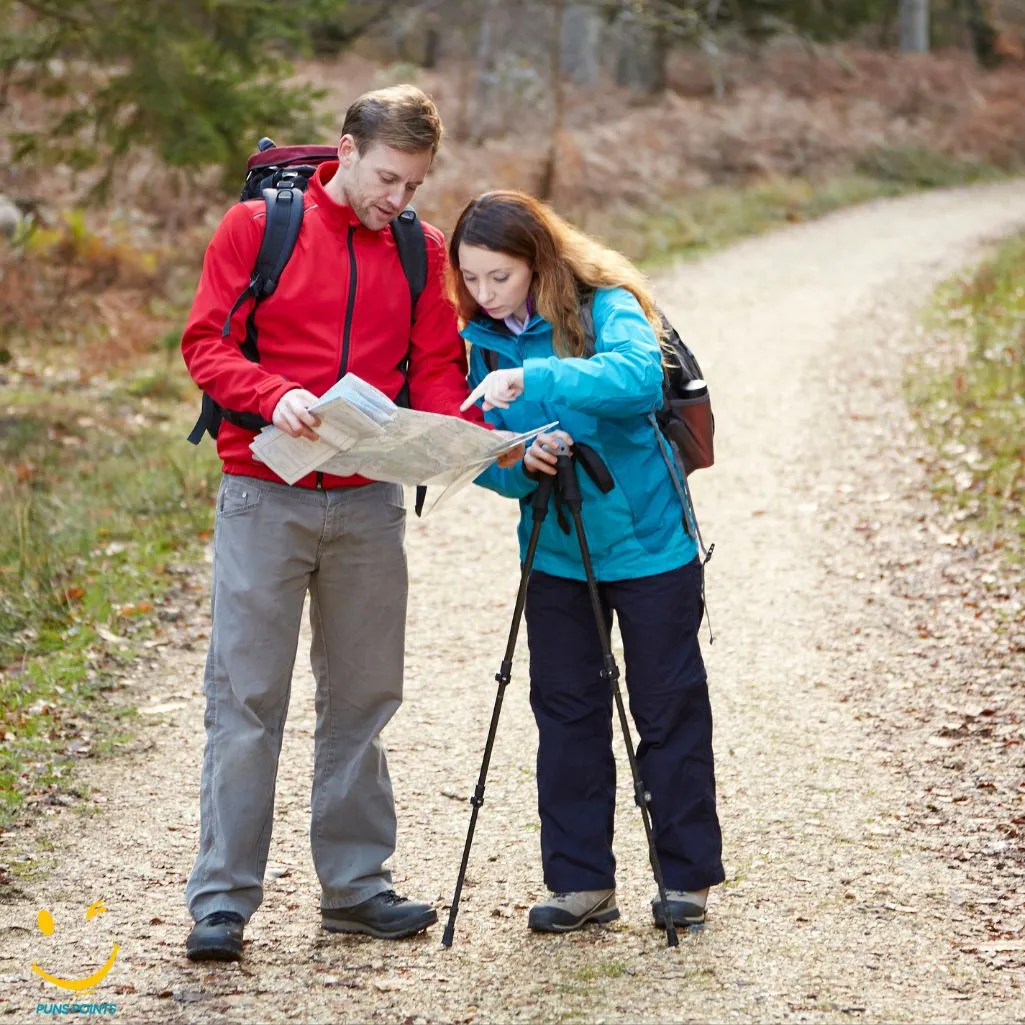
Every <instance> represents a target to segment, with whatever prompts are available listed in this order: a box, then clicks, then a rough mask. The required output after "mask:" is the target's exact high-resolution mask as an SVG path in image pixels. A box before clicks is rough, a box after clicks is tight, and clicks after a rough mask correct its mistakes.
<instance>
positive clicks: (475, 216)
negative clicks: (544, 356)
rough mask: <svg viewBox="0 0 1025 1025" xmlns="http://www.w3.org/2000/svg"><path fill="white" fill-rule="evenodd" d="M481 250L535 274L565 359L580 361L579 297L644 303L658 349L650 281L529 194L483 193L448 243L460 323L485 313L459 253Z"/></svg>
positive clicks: (542, 308)
mask: <svg viewBox="0 0 1025 1025" xmlns="http://www.w3.org/2000/svg"><path fill="white" fill-rule="evenodd" d="M464 242H465V243H466V244H467V245H469V246H480V247H482V248H483V249H490V250H492V251H494V252H499V253H507V254H508V255H510V256H516V257H519V259H521V260H524V261H526V262H527V263H528V264H529V265H530V266H531V268H532V269H533V272H534V278H533V282H532V284H531V287H530V294H531V295H532V296H533V298H534V303H535V305H536V307H537V311H538V313H540V314H541V316H542V317H544V318H545V320H547V321H548V323H549V324H551V325H552V335H553V344H554V346H555V351H556V352H557V353H558V354H559V355H560V356H580V355H581V354H582V353H583V351H584V328H583V325H582V324H581V322H580V300H581V293H582V292H583V291H585V290H587V289H594V288H617V287H618V288H625V289H626V290H627V291H629V292H632V293H633V295H634V296H635V297H636V299H637V301H638V302H639V303H640V304H641V309H642V310H643V311H644V315H645V317H647V318H648V321H649V323H650V324H651V326H652V327H653V328H654V330H655V335H656V337H657V338H658V339H659V341H660V343H661V342H662V340H663V335H664V328H663V326H662V318H661V316H660V314H659V312H658V310H657V309H656V307H655V300H654V298H653V297H652V295H651V291H650V289H649V287H648V282H647V279H646V278H645V277H644V275H643V274H642V273H641V272H640V271H639V270H638V269H637V268H636V267H635V266H634V265H633V264H632V263H631V262H630V261H629V260H628V259H627V258H626V257H625V256H623V255H622V254H621V253H617V252H616V251H615V250H614V249H609V248H608V247H607V246H604V245H602V244H601V243H600V242H599V241H597V239H593V238H591V237H590V236H589V235H585V234H584V233H583V232H582V231H579V230H577V229H576V228H574V227H573V225H571V224H568V223H567V222H566V221H564V220H563V219H562V218H561V217H560V216H559V215H558V214H557V213H555V211H554V210H552V209H551V207H549V206H547V205H546V204H544V203H542V202H540V201H539V200H537V199H534V197H533V196H529V195H527V194H526V193H525V192H516V191H513V190H505V189H503V190H498V191H495V192H485V193H484V194H483V195H482V196H479V197H478V198H477V199H475V200H473V202H472V203H470V204H469V205H468V206H467V207H466V209H465V210H463V212H462V213H461V214H460V215H459V221H458V223H457V224H456V228H455V231H454V232H452V238H451V241H450V242H449V294H450V295H451V297H452V300H453V302H454V303H455V306H456V309H457V310H458V311H459V316H460V319H461V321H462V323H463V324H466V323H468V322H469V321H470V320H472V319H473V318H474V317H475V316H477V315H478V314H479V312H480V306H479V305H478V304H477V301H476V300H475V299H474V298H473V296H471V295H470V292H469V290H468V289H467V287H466V283H465V282H464V281H463V276H462V274H461V272H460V268H459V246H460V245H461V244H463V243H464Z"/></svg>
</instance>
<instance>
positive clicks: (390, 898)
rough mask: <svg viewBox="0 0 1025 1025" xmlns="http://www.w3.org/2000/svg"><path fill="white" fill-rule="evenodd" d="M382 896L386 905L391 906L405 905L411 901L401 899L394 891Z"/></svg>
mask: <svg viewBox="0 0 1025 1025" xmlns="http://www.w3.org/2000/svg"><path fill="white" fill-rule="evenodd" d="M382 896H383V898H384V902H385V904H391V905H394V904H405V903H406V902H407V901H408V900H409V898H408V897H400V896H399V895H398V894H397V893H396V892H395V891H394V890H386V891H385V892H384V893H383V894H382Z"/></svg>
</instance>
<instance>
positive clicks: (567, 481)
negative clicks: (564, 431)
mask: <svg viewBox="0 0 1025 1025" xmlns="http://www.w3.org/2000/svg"><path fill="white" fill-rule="evenodd" d="M556 467H557V469H558V483H559V490H558V501H559V502H560V503H561V504H562V505H564V506H565V507H566V508H567V509H569V514H570V517H571V518H572V520H573V529H574V530H575V531H576V534H577V542H578V544H579V545H580V558H581V559H582V560H583V563H584V575H585V576H586V577H587V590H588V592H589V593H590V595H591V608H592V610H593V611H594V622H595V625H596V626H597V628H598V639H599V641H600V642H601V651H602V658H603V661H604V668H603V669H602V672H601V675H602V679H604V680H605V681H606V682H607V683H608V684H609V685H610V686H611V688H612V693H613V695H614V696H615V699H616V708H617V709H618V711H619V725H620V728H621V730H622V731H623V739H624V740H625V741H626V755H627V760H628V761H629V762H630V773H631V775H632V776H633V781H634V800H635V801H636V802H637V806H638V807H639V808H640V809H641V818H642V819H643V821H644V835H645V836H646V837H647V840H648V858H649V860H650V861H651V870H652V872H653V873H654V876H655V883H656V884H657V886H658V899H659V901H660V902H661V904H662V915H663V918H664V919H665V923H666V943H667V945H668V946H670V947H676V946H679V942H680V941H679V938H678V937H677V935H676V925H675V923H674V922H673V916H672V914H671V913H670V911H669V898H668V897H667V896H666V887H665V882H664V881H663V878H662V864H661V862H660V861H659V860H658V851H656V850H655V840H654V837H653V836H652V832H651V814H650V808H651V794H650V793H648V791H647V789H646V788H645V786H644V782H643V780H642V779H641V775H640V770H639V769H638V767H637V755H636V754H635V752H634V744H633V738H632V737H631V735H630V724H629V723H628V722H627V718H626V709H625V708H624V707H623V695H622V693H621V692H620V689H619V667H618V666H617V665H616V659H615V656H614V655H613V654H612V643H611V641H610V639H609V631H608V629H607V628H606V626H605V614H604V612H603V610H602V605H601V598H600V597H599V595H598V582H597V580H595V576H594V567H593V566H592V565H591V552H590V549H589V548H588V547H587V537H586V536H585V534H584V523H583V518H582V517H581V515H580V510H581V507H582V505H583V498H582V497H581V494H580V483H579V482H578V481H577V472H576V467H575V466H574V462H573V456H572V455H571V454H570V452H569V449H568V448H567V447H566V446H563V450H562V451H560V452H559V455H558V459H557V460H556Z"/></svg>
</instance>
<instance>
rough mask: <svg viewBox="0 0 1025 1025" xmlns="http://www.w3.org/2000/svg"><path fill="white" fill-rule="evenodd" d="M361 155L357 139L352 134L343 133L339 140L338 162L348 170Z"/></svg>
mask: <svg viewBox="0 0 1025 1025" xmlns="http://www.w3.org/2000/svg"><path fill="white" fill-rule="evenodd" d="M358 156H359V150H358V149H357V148H356V140H355V139H354V138H353V137H352V136H351V135H343V136H342V137H341V138H340V139H339V140H338V163H339V164H340V165H341V166H342V167H344V168H345V169H346V170H348V169H349V168H350V167H351V166H352V162H353V160H354V159H355V158H357V157H358Z"/></svg>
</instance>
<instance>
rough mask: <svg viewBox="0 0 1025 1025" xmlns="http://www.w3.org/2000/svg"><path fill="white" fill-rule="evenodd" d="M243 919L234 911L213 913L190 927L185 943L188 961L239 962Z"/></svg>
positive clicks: (243, 925) (240, 958)
mask: <svg viewBox="0 0 1025 1025" xmlns="http://www.w3.org/2000/svg"><path fill="white" fill-rule="evenodd" d="M245 924H246V923H245V919H244V918H243V917H242V916H241V915H239V914H236V913H235V912H234V911H214V912H213V913H211V914H209V915H207V916H206V917H205V918H201V919H200V920H199V921H198V922H196V924H195V925H194V926H193V927H192V931H191V932H190V933H189V936H188V939H187V940H186V941H185V953H186V955H187V956H188V958H189V960H190V961H241V960H242V929H243V928H244V927H245Z"/></svg>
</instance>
